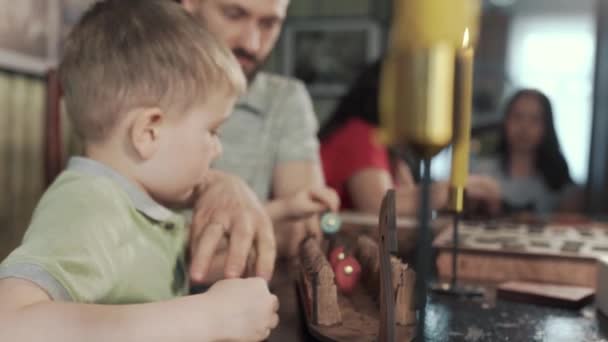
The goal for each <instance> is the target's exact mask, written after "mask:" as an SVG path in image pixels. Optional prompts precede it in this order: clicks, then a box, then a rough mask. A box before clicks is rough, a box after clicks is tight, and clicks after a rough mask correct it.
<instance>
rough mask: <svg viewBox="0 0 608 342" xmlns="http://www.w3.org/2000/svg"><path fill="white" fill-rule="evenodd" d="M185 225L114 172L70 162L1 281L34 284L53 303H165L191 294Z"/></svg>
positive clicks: (0, 269) (87, 162)
mask: <svg viewBox="0 0 608 342" xmlns="http://www.w3.org/2000/svg"><path fill="white" fill-rule="evenodd" d="M186 239H187V228H186V225H185V221H184V218H183V217H182V216H181V215H178V214H176V213H174V212H172V211H170V210H169V209H167V208H165V207H163V206H161V205H160V204H158V203H157V202H155V201H154V200H153V199H152V198H151V197H150V196H149V195H148V194H146V193H145V192H143V191H141V190H140V189H139V188H138V187H136V186H135V185H134V184H132V183H131V182H130V181H129V180H127V179H126V178H124V177H123V176H121V175H120V174H118V173H117V172H116V171H114V170H112V169H110V168H109V167H107V166H105V165H103V164H101V163H99V162H96V161H93V160H91V159H86V158H72V159H71V160H70V162H69V164H68V167H67V169H66V170H65V171H63V172H62V173H61V175H60V176H59V177H58V178H57V180H56V181H55V182H54V183H53V185H52V186H51V187H50V188H49V189H48V190H47V191H46V193H45V194H44V196H43V197H42V199H41V200H40V202H39V203H38V207H37V208H36V210H35V212H34V215H33V218H32V221H31V224H30V226H29V227H28V230H27V232H26V234H25V237H24V239H23V243H22V245H21V246H20V247H18V248H17V249H16V250H15V251H13V252H12V253H11V254H10V255H9V256H8V257H7V258H6V259H5V260H4V261H3V262H2V264H1V265H0V278H9V277H14V278H20V279H25V280H29V281H31V282H33V283H35V284H37V285H38V286H40V287H41V288H42V289H44V290H45V291H46V292H47V293H48V294H49V295H50V296H51V298H53V299H54V300H58V301H74V302H81V303H99V304H129V303H145V302H152V301H159V300H165V299H170V298H174V297H176V296H181V295H184V294H186V293H187V288H188V284H187V283H188V281H187V277H186V267H185V260H184V251H185V245H186Z"/></svg>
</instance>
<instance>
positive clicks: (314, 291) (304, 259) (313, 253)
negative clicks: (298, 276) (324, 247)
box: [300, 239, 342, 326]
mask: <svg viewBox="0 0 608 342" xmlns="http://www.w3.org/2000/svg"><path fill="white" fill-rule="evenodd" d="M300 263H301V267H302V278H303V279H302V280H303V283H304V288H305V292H306V301H307V304H306V306H307V307H308V310H309V312H310V313H311V314H312V321H313V323H314V324H317V325H321V326H332V325H336V324H339V323H341V322H342V314H341V312H340V307H339V305H338V293H337V289H336V285H335V283H334V272H333V270H332V269H331V266H330V265H329V262H328V261H327V259H326V258H325V256H324V255H323V251H321V247H320V246H319V244H318V242H317V241H316V240H315V239H307V240H305V241H304V242H303V243H302V245H301V246H300Z"/></svg>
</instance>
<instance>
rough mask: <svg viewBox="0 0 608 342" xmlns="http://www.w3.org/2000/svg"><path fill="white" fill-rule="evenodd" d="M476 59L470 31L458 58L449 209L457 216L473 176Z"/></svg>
mask: <svg viewBox="0 0 608 342" xmlns="http://www.w3.org/2000/svg"><path fill="white" fill-rule="evenodd" d="M474 57H475V50H474V48H473V46H472V44H471V37H470V32H469V29H468V28H467V29H466V30H465V32H464V37H463V42H462V48H461V49H460V50H458V53H457V55H456V74H457V78H456V80H457V82H456V84H455V87H456V89H455V93H456V107H455V113H454V114H455V115H454V116H455V120H454V122H455V130H454V143H453V145H452V170H451V176H450V202H449V209H450V210H452V211H454V212H457V213H460V212H462V210H463V205H464V189H465V187H466V184H467V175H468V173H469V151H470V142H471V112H472V93H473V60H474Z"/></svg>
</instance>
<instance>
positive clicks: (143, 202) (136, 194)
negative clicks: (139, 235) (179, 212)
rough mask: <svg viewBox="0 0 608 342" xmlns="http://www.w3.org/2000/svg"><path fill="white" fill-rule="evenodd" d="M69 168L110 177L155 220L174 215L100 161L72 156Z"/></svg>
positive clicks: (135, 205) (136, 206) (162, 219)
mask: <svg viewBox="0 0 608 342" xmlns="http://www.w3.org/2000/svg"><path fill="white" fill-rule="evenodd" d="M67 169H68V170H74V171H78V172H82V173H85V174H88V175H92V176H99V177H107V178H110V179H111V180H112V181H114V182H115V183H116V184H117V185H118V186H119V187H120V188H121V189H122V190H123V191H125V192H126V193H127V196H128V197H129V199H130V200H131V202H132V203H133V206H134V207H135V209H137V210H138V211H139V212H141V213H142V214H144V215H146V216H147V217H149V218H151V219H153V220H155V221H159V222H162V221H169V220H170V219H171V218H172V217H173V212H172V211H171V210H169V209H167V208H166V207H164V206H162V205H161V204H159V203H158V202H156V201H155V200H154V199H152V197H150V195H148V194H147V193H146V192H144V191H142V190H141V189H140V188H139V187H137V186H136V185H135V184H133V182H132V181H130V180H128V179H127V178H125V177H124V176H123V175H121V174H119V173H118V172H116V171H115V170H113V169H112V168H110V167H109V166H106V165H104V164H102V163H100V162H98V161H95V160H93V159H89V158H84V157H72V158H70V160H69V162H68V166H67Z"/></svg>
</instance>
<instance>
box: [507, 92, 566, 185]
mask: <svg viewBox="0 0 608 342" xmlns="http://www.w3.org/2000/svg"><path fill="white" fill-rule="evenodd" d="M524 96H532V97H534V98H535V99H536V100H538V102H539V104H540V106H541V107H542V110H543V122H544V133H543V137H542V141H541V142H540V145H539V146H538V148H537V149H536V158H535V160H536V169H537V171H539V172H540V174H541V176H542V178H543V180H544V181H545V183H546V184H547V186H549V188H551V189H552V190H559V189H561V188H562V187H563V186H564V185H567V184H569V183H572V178H571V177H570V171H569V169H568V163H566V159H565V158H564V155H563V154H562V151H561V148H560V145H559V140H558V139H557V134H556V132H555V125H554V124H553V109H552V107H551V102H550V101H549V98H547V96H546V95H545V94H543V93H542V92H540V91H539V90H536V89H522V90H519V91H518V92H516V93H515V94H514V95H513V96H512V97H511V98H510V99H509V101H508V102H507V105H506V106H505V111H504V119H503V125H502V130H501V134H500V139H499V142H498V146H497V153H498V155H499V156H500V158H501V162H502V165H503V167H504V170H509V164H510V160H509V156H510V155H511V153H510V152H511V151H510V148H509V144H508V141H507V134H506V121H507V118H508V116H509V115H510V113H511V111H512V110H513V106H514V105H515V103H516V102H517V100H519V99H520V98H522V97H524ZM507 172H508V171H507Z"/></svg>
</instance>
